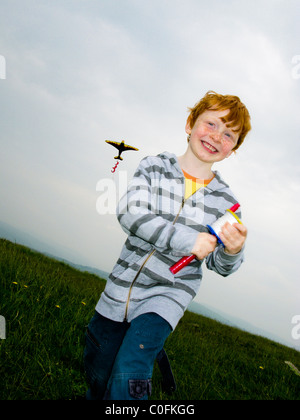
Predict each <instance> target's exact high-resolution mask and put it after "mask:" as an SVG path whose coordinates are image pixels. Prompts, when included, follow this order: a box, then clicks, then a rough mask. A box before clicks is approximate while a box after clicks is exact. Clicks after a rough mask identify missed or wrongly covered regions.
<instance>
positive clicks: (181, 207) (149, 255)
mask: <svg viewBox="0 0 300 420" xmlns="http://www.w3.org/2000/svg"><path fill="white" fill-rule="evenodd" d="M184 203H185V199H184V198H183V199H182V203H181V206H180V209H179V211H178V213H177V216H176V217H175V219H174V221H173V226H174V225H175V223H176V222H177V219H178V217H179V215H180V213H181V211H182V209H183V206H184ZM155 251H156V250H155V249H153V250H152V251H151V252H150V254H148V256H147V258H146V259H145V261H144V262H143V264H142V265H141V266H140V268H139V270H138V272H137V273H136V275H135V277H134V279H133V280H132V283H131V285H130V287H129V292H128V297H127V301H126V308H125V315H124V321H127V315H128V307H129V301H130V296H131V292H132V288H133V286H134V283H135V282H136V280H137V279H138V277H139V275H140V274H141V271H142V269H143V268H144V267H145V265H146V263H147V262H148V261H149V260H150V258H151V257H152V255H153V254H154V253H155Z"/></svg>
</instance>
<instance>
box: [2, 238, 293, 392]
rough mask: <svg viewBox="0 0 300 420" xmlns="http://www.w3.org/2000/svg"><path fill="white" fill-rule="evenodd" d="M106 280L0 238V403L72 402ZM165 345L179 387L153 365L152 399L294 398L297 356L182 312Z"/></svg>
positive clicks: (80, 388) (82, 384)
mask: <svg viewBox="0 0 300 420" xmlns="http://www.w3.org/2000/svg"><path fill="white" fill-rule="evenodd" d="M104 286H105V281H104V280H102V279H99V277H97V276H95V275H92V274H89V273H86V272H85V273H82V272H80V271H77V270H76V269H74V268H72V267H70V266H68V265H66V264H64V263H62V262H59V261H56V260H54V259H51V258H48V257H46V256H44V255H42V254H39V253H37V252H33V251H31V250H29V249H28V248H25V247H23V246H20V245H16V244H13V243H11V242H9V241H6V240H2V239H1V240H0V287H1V294H0V315H2V316H4V317H5V318H6V324H7V325H6V326H7V331H6V339H5V340H0V385H1V386H0V400H49V399H50V400H70V399H71V400H76V399H79V398H81V397H82V396H84V394H85V392H86V389H87V385H86V381H85V375H84V370H83V360H82V357H83V349H84V333H85V328H86V325H87V324H88V322H89V320H90V318H91V317H92V315H93V313H94V308H95V305H96V303H97V301H98V299H99V296H100V293H101V292H102V291H103V288H104ZM165 349H166V350H167V353H168V356H169V359H170V361H171V364H172V368H173V372H174V375H175V377H176V382H177V391H176V392H175V393H173V394H172V395H171V396H168V395H166V394H163V393H162V391H161V386H160V380H161V377H160V372H159V370H158V367H157V365H156V364H155V368H154V375H153V388H154V391H153V395H152V397H151V399H153V400H167V399H168V400H172V399H173V400H246V399H261V400H276V399H283V400H298V399H299V397H300V377H299V376H297V375H296V374H295V372H293V371H292V369H291V368H290V367H289V366H288V365H287V364H285V363H284V362H285V361H290V362H292V363H293V364H294V365H296V366H297V367H298V368H299V367H300V353H299V352H297V351H296V350H293V349H291V348H288V347H285V346H282V345H280V344H277V343H274V342H272V341H270V340H267V339H265V338H262V337H258V336H255V335H252V334H249V333H246V332H244V331H241V330H238V329H236V328H232V327H229V326H226V325H223V324H221V323H218V322H216V321H214V320H211V319H208V318H205V317H203V316H200V315H197V314H194V313H191V312H186V313H185V315H184V317H183V318H182V320H181V321H180V323H179V324H178V327H177V328H176V330H175V331H174V332H173V333H172V334H171V336H170V337H169V338H168V340H167V342H166V345H165Z"/></svg>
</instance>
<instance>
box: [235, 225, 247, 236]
mask: <svg viewBox="0 0 300 420" xmlns="http://www.w3.org/2000/svg"><path fill="white" fill-rule="evenodd" d="M232 226H234V227H235V228H236V229H237V230H238V231H239V232H240V233H241V234H242V235H243V236H247V232H248V231H247V228H246V226H245V225H242V224H240V223H234V224H233V225H232Z"/></svg>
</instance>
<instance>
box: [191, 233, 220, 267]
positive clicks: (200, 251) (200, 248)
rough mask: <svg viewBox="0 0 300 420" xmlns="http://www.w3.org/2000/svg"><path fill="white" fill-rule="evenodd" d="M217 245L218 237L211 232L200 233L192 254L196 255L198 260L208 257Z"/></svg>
mask: <svg viewBox="0 0 300 420" xmlns="http://www.w3.org/2000/svg"><path fill="white" fill-rule="evenodd" d="M216 245H217V238H216V237H215V236H214V235H211V234H210V233H206V232H202V233H199V234H198V236H197V239H196V242H195V244H194V247H193V249H192V254H194V255H196V257H197V258H198V260H203V258H205V257H207V256H208V254H210V253H211V252H212V251H213V250H214V249H215V247H216Z"/></svg>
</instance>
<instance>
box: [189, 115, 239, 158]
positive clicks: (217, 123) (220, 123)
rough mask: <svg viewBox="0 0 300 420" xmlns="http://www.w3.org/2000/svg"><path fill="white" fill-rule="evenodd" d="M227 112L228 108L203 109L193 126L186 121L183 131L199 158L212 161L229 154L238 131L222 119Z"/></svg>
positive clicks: (235, 141)
mask: <svg viewBox="0 0 300 420" xmlns="http://www.w3.org/2000/svg"><path fill="white" fill-rule="evenodd" d="M228 112H229V110H224V111H212V110H209V111H205V112H204V113H203V114H201V115H199V117H198V118H197V120H196V122H195V124H194V126H193V128H191V127H190V123H189V121H187V124H186V127H185V131H186V133H187V134H189V135H190V141H189V147H190V149H191V150H192V152H193V153H194V155H195V156H196V157H197V158H198V159H199V160H201V161H203V162H207V163H214V162H220V161H221V160H223V159H225V158H226V157H229V156H230V155H231V153H232V149H233V148H234V147H235V146H236V144H237V142H238V138H239V133H237V132H234V131H233V130H232V127H227V125H226V123H225V121H224V120H223V117H224V116H225V115H227V114H228ZM233 128H234V127H233Z"/></svg>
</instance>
